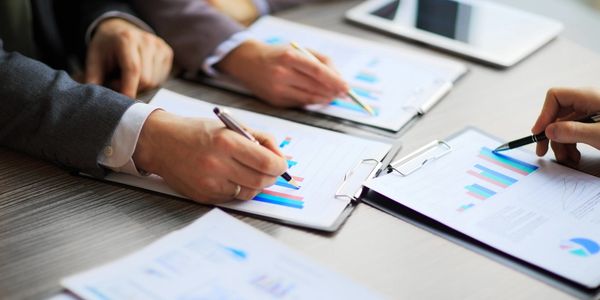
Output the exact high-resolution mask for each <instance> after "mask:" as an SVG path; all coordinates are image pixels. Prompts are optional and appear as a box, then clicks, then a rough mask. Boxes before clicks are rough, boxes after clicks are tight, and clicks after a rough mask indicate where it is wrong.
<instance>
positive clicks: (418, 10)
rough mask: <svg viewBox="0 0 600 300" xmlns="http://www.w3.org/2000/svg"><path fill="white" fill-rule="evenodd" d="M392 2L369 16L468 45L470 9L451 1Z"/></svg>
mask: <svg viewBox="0 0 600 300" xmlns="http://www.w3.org/2000/svg"><path fill="white" fill-rule="evenodd" d="M400 1H401V0H395V1H391V2H390V3H388V4H386V5H384V6H382V7H381V8H378V9H377V10H375V11H373V12H372V13H371V14H372V15H375V16H378V17H381V18H385V19H388V20H390V21H394V22H395V23H397V24H399V25H404V26H409V27H415V28H418V29H421V30H425V31H428V32H431V33H435V34H438V35H442V36H445V37H447V38H451V39H454V40H459V41H462V42H465V43H469V32H470V29H471V23H472V22H471V17H472V14H473V7H472V6H471V5H470V4H465V3H459V2H456V1H451V0H416V1H414V0H404V1H402V5H401V2H400Z"/></svg>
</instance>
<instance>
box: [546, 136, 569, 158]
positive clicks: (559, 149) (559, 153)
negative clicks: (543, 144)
mask: <svg viewBox="0 0 600 300" xmlns="http://www.w3.org/2000/svg"><path fill="white" fill-rule="evenodd" d="M550 147H552V151H553V152H554V157H556V160H557V161H558V162H560V163H566V162H567V161H568V160H569V155H568V153H567V150H566V149H565V144H561V143H558V142H554V141H552V142H550Z"/></svg>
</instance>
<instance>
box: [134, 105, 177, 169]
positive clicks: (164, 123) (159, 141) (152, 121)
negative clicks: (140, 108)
mask: <svg viewBox="0 0 600 300" xmlns="http://www.w3.org/2000/svg"><path fill="white" fill-rule="evenodd" d="M171 118H172V116H171V115H170V114H169V113H167V112H165V111H162V110H155V111H154V112H152V113H151V114H150V115H149V116H148V118H147V119H146V122H144V125H143V126H142V130H141V132H140V135H139V138H138V142H137V144H136V147H135V151H134V152H133V162H134V163H135V165H136V167H137V168H138V169H140V170H143V171H145V172H149V173H153V174H161V161H162V160H161V157H163V156H162V155H161V151H163V150H164V147H165V145H168V144H166V143H165V142H164V141H163V139H164V137H168V136H169V133H168V130H169V123H170V119H171Z"/></svg>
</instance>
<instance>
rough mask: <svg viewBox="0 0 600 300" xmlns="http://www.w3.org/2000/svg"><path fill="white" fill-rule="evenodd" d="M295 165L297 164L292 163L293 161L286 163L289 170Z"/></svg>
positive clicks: (295, 162)
mask: <svg viewBox="0 0 600 300" xmlns="http://www.w3.org/2000/svg"><path fill="white" fill-rule="evenodd" d="M297 164H298V162H297V161H293V160H288V161H287V165H288V169H289V168H291V167H293V166H295V165H297Z"/></svg>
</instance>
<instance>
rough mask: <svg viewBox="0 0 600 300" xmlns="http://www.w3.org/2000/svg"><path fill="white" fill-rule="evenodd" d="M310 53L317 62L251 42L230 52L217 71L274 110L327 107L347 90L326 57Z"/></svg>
mask: <svg viewBox="0 0 600 300" xmlns="http://www.w3.org/2000/svg"><path fill="white" fill-rule="evenodd" d="M312 53H313V54H314V55H315V56H316V57H317V58H318V59H319V61H320V62H315V61H313V60H312V59H310V58H308V57H306V56H305V55H303V54H302V53H300V52H298V51H297V50H295V49H293V48H291V47H288V46H272V45H267V44H264V43H262V42H259V41H254V40H250V41H246V42H244V43H242V45H240V46H238V47H237V48H235V49H234V50H232V51H231V52H230V53H229V54H228V55H227V56H225V58H223V60H221V62H219V63H218V64H217V68H218V69H219V70H220V71H222V72H223V73H225V74H227V75H229V76H231V77H233V78H235V79H237V80H239V81H240V82H241V83H242V84H243V85H244V86H245V87H246V88H248V89H249V90H250V91H251V92H252V93H254V94H255V95H256V96H257V97H259V98H261V99H263V100H265V101H266V102H268V103H270V104H272V105H274V106H278V107H301V106H305V105H309V104H326V103H329V102H331V101H332V100H333V99H335V98H336V97H339V96H341V95H344V94H345V93H346V92H347V91H348V89H349V88H348V85H347V83H346V82H345V81H344V80H343V79H342V78H341V76H340V75H339V74H338V73H337V72H335V71H334V69H333V68H332V66H331V61H330V60H329V59H328V58H327V57H325V56H323V55H321V54H318V53H315V52H312Z"/></svg>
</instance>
